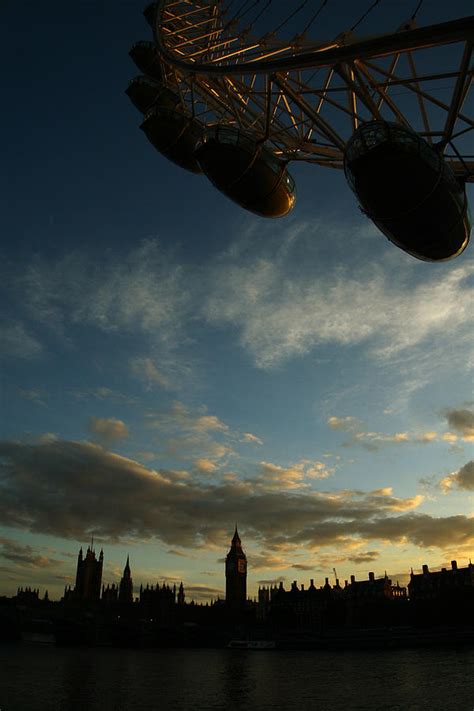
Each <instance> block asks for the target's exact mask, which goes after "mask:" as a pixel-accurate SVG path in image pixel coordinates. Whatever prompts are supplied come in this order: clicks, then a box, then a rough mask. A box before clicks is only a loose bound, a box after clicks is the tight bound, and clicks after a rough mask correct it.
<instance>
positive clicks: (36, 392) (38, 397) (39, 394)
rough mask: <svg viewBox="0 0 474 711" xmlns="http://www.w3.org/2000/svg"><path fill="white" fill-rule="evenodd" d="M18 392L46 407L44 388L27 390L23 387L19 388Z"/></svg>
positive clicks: (26, 398)
mask: <svg viewBox="0 0 474 711" xmlns="http://www.w3.org/2000/svg"><path fill="white" fill-rule="evenodd" d="M18 393H19V394H20V396H21V397H22V398H24V399H25V400H29V401H30V402H34V403H35V404H36V405H42V406H43V407H46V402H45V400H44V395H45V392H44V390H43V389H42V388H29V389H25V390H24V389H23V388H19V389H18Z"/></svg>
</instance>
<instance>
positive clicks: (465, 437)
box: [327, 410, 474, 451]
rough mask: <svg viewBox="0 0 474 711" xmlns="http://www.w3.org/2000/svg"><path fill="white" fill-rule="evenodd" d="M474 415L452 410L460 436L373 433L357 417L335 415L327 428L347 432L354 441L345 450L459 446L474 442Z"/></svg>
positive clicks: (430, 432)
mask: <svg viewBox="0 0 474 711" xmlns="http://www.w3.org/2000/svg"><path fill="white" fill-rule="evenodd" d="M472 418H473V413H472V412H471V411H469V410H449V411H448V414H447V415H446V419H447V420H448V423H450V424H452V423H453V422H454V423H455V425H453V427H455V428H456V429H457V430H458V432H459V433H460V434H455V433H453V432H449V431H448V432H436V431H435V430H427V431H421V432H395V433H393V434H389V433H384V432H373V431H370V430H369V429H368V427H367V425H366V424H365V423H364V422H363V421H362V420H360V419H358V418H357V417H353V416H350V415H348V416H344V417H338V416H336V415H331V416H330V417H328V419H327V424H328V425H329V427H330V428H331V429H333V430H339V431H340V432H346V433H348V434H349V435H350V439H349V440H348V441H346V442H344V443H343V446H345V447H348V446H355V445H360V446H362V447H364V448H365V449H368V450H369V451H376V450H378V449H379V448H380V447H381V446H382V445H386V444H407V443H411V444H414V443H415V444H430V443H434V442H447V443H448V444H451V445H452V444H456V443H457V442H472V441H474V428H473V426H472V424H471V422H472Z"/></svg>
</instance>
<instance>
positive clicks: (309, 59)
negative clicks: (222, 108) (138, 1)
mask: <svg viewBox="0 0 474 711" xmlns="http://www.w3.org/2000/svg"><path fill="white" fill-rule="evenodd" d="M168 1H169V0H158V2H157V7H156V14H155V21H154V22H153V26H152V30H153V37H154V40H155V43H156V45H157V47H158V50H159V53H160V54H161V55H162V56H163V57H164V58H165V60H166V61H167V62H168V63H169V64H171V65H172V66H173V67H174V68H175V69H179V70H181V71H184V72H187V73H190V74H207V75H215V76H219V75H229V76H232V75H244V74H271V73H275V72H284V71H286V70H287V71H290V70H295V69H302V70H304V69H313V68H317V67H323V66H328V65H331V64H337V63H338V62H347V61H350V60H351V59H353V58H355V57H363V56H372V57H381V56H386V55H389V54H393V53H394V52H397V51H402V52H403V51H409V50H410V49H426V48H429V47H431V46H435V45H436V42H437V41H439V40H442V41H443V42H444V43H454V42H458V41H462V40H466V37H467V36H469V35H471V36H472V38H474V15H470V16H468V17H463V18H458V19H456V20H450V21H448V22H444V23H439V24H437V25H427V26H425V27H410V29H402V30H399V31H397V32H395V33H384V34H380V35H377V36H375V37H373V36H372V37H370V38H369V39H364V38H359V37H357V38H355V39H354V40H353V41H350V38H349V41H347V42H346V40H345V39H341V40H339V41H337V40H332V41H330V42H326V43H321V45H319V46H316V47H317V48H316V49H315V48H313V49H312V50H311V51H308V52H301V53H298V54H294V55H293V56H291V57H281V58H280V59H274V60H266V59H256V60H255V59H254V60H251V61H250V62H245V61H243V62H241V63H235V64H233V63H228V64H212V65H211V64H209V63H207V62H205V63H202V62H189V61H185V60H182V59H179V58H177V57H176V56H175V54H173V53H172V52H171V51H170V50H169V49H168V48H167V47H166V45H165V43H164V42H163V41H162V36H161V32H160V31H159V27H160V26H161V21H160V20H161V17H162V14H163V10H164V9H165V6H166V3H167V2H168ZM346 39H347V38H346ZM388 43H389V44H388ZM294 47H296V45H294Z"/></svg>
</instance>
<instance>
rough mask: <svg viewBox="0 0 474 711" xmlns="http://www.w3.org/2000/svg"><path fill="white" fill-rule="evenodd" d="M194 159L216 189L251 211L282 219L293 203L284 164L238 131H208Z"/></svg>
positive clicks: (218, 128)
mask: <svg viewBox="0 0 474 711" xmlns="http://www.w3.org/2000/svg"><path fill="white" fill-rule="evenodd" d="M196 158H197V161H198V163H199V165H200V167H201V169H202V171H203V173H205V174H206V175H207V177H208V178H209V180H210V181H211V182H212V183H213V184H214V185H215V187H216V188H217V189H218V190H220V191H221V192H223V193H224V195H227V196H228V197H230V198H231V199H232V200H234V202H236V203H237V204H238V205H240V206H241V207H243V208H245V209H246V210H250V212H254V213H255V214H257V215H260V216H261V217H283V216H284V215H287V214H288V213H289V212H290V210H291V209H292V207H293V205H294V204H295V200H296V189H295V183H294V181H293V178H292V177H291V175H290V174H289V173H288V171H287V169H286V164H285V163H283V162H282V161H281V160H279V159H278V158H276V157H275V156H274V154H273V153H272V152H271V151H270V150H268V148H265V147H264V146H263V144H262V143H261V142H259V141H257V140H255V139H254V138H252V137H250V136H248V135H247V134H245V133H243V132H241V131H238V130H236V129H234V128H232V127H228V126H216V127H214V128H213V129H211V130H209V131H207V132H206V133H205V135H204V136H203V139H202V142H201V144H200V145H199V147H198V148H197V150H196Z"/></svg>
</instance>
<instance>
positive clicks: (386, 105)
mask: <svg viewBox="0 0 474 711" xmlns="http://www.w3.org/2000/svg"><path fill="white" fill-rule="evenodd" d="M239 25H241V23H239V22H238V21H228V20H227V18H226V16H225V14H224V11H223V3H222V2H221V1H220V0H160V1H159V2H158V3H157V4H156V11H155V14H154V18H153V20H152V26H153V34H154V39H155V42H156V45H157V48H158V51H159V54H160V59H161V67H162V73H163V81H164V83H165V84H166V85H167V86H169V87H170V88H172V89H173V90H174V91H175V92H177V93H179V95H180V97H181V101H182V103H183V107H185V108H186V109H187V110H188V111H189V112H191V113H192V115H193V116H194V117H195V118H196V119H197V120H199V121H200V122H201V123H202V124H203V126H205V127H211V126H213V125H216V124H222V123H224V124H227V125H231V126H234V127H235V128H237V129H240V130H242V131H245V132H246V133H250V134H251V135H254V136H255V138H256V139H257V140H262V141H265V142H267V145H270V146H271V148H272V150H273V152H274V153H275V154H276V155H278V156H279V157H280V158H281V159H282V160H285V161H305V162H310V163H316V164H319V165H321V166H328V167H332V168H339V169H341V168H343V162H344V149H345V145H346V143H347V140H348V139H349V138H350V136H351V135H352V134H353V133H354V131H355V130H357V128H358V127H359V126H360V125H361V123H363V122H366V121H372V120H385V121H387V120H388V121H396V122H399V123H401V124H403V125H405V126H407V127H410V128H412V129H413V130H414V131H416V132H417V133H418V134H419V135H420V136H422V137H423V138H424V139H425V140H427V141H428V142H429V143H430V144H432V145H433V146H437V147H438V149H439V150H441V151H442V152H443V153H444V157H445V159H446V160H447V161H448V162H449V163H450V165H451V167H452V168H453V170H454V172H455V174H456V175H457V177H458V178H459V179H460V180H462V181H465V182H474V160H473V159H474V155H471V154H473V153H474V150H470V149H469V145H470V146H471V147H472V143H473V142H472V140H469V139H471V138H472V133H470V132H471V131H472V130H473V129H474V119H473V116H472V111H471V115H469V109H468V105H469V103H468V95H469V90H470V88H471V84H472V78H473V74H474V69H473V67H472V65H471V57H472V49H473V44H474V16H472V17H465V18H461V19H457V20H453V21H450V22H445V23H443V24H438V25H430V26H425V27H417V26H416V23H415V20H414V19H412V20H410V21H408V22H407V23H405V24H403V25H402V26H401V27H400V29H399V30H398V31H397V32H395V33H391V34H383V35H377V36H371V37H366V38H360V37H357V36H355V35H354V34H353V33H351V32H347V33H342V34H340V35H339V36H338V37H336V38H335V39H334V40H332V41H330V42H324V43H322V42H319V43H318V42H316V41H315V40H311V39H309V38H307V37H306V36H305V35H299V36H296V37H294V38H293V39H291V40H280V39H278V38H276V36H275V35H274V34H267V35H265V36H263V37H255V36H254V35H253V34H252V27H249V28H247V29H245V28H241V27H240V26H239ZM440 50H442V51H443V52H444V54H443V55H442V57H443V58H442V59H441V60H439V56H440V55H439V52H440ZM447 50H449V56H450V62H449V67H446V66H445V60H446V57H447V53H446V52H447ZM433 52H438V60H436V55H433ZM430 53H431V54H430ZM436 61H438V62H440V63H441V66H437V65H436ZM434 66H436V69H437V71H435V72H433V68H434ZM448 69H449V70H448ZM444 80H450V87H449V89H448V90H447V91H444V93H443V98H442V99H441V98H440V96H439V94H438V95H436V94H437V91H439V89H436V90H435V89H434V88H433V87H434V86H436V82H439V81H444Z"/></svg>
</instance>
